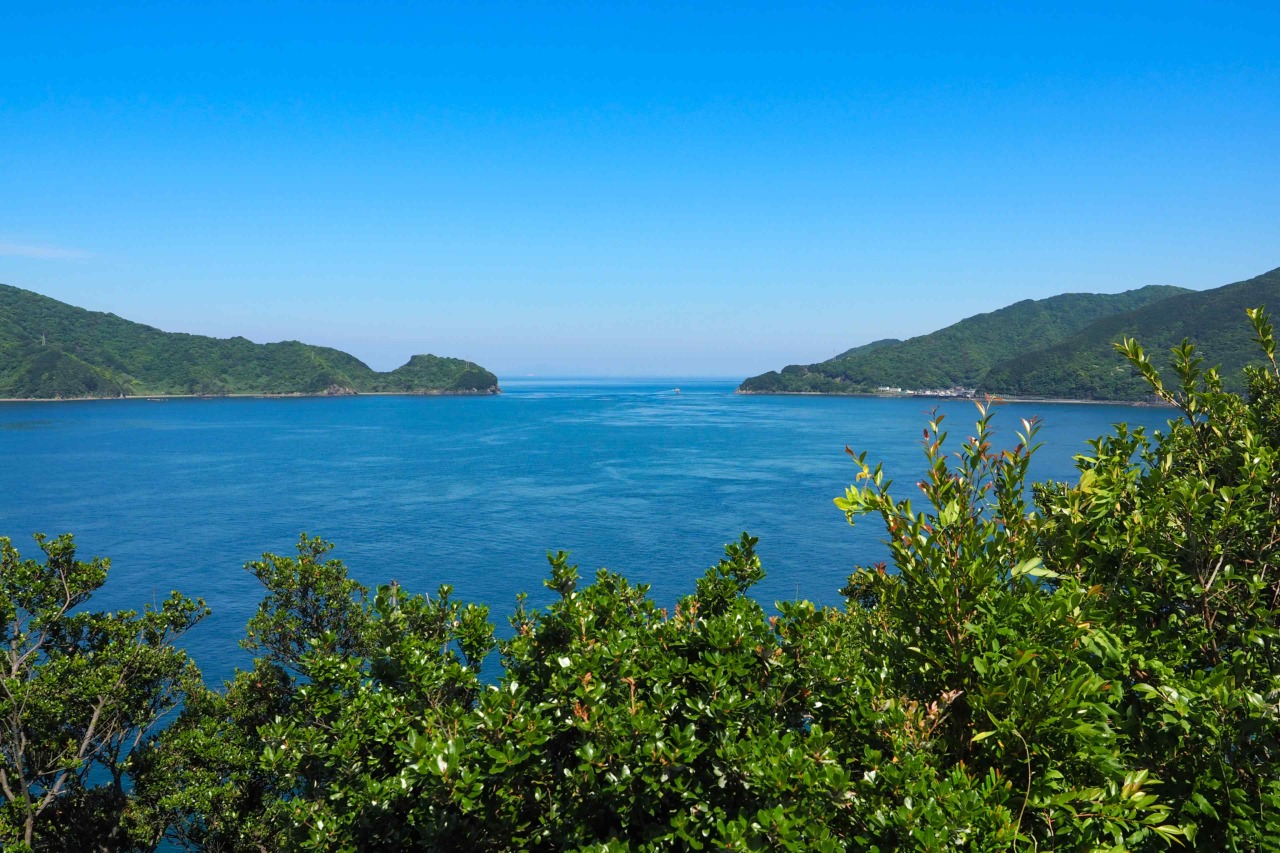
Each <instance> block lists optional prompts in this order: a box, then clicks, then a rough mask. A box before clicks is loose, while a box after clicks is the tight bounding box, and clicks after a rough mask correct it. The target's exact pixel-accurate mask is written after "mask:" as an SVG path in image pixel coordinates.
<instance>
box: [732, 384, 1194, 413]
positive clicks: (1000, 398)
mask: <svg viewBox="0 0 1280 853" xmlns="http://www.w3.org/2000/svg"><path fill="white" fill-rule="evenodd" d="M733 393H735V394H741V395H743V396H744V397H867V398H872V399H876V400H969V401H971V402H975V403H980V402H982V401H983V400H986V399H990V400H993V401H995V402H998V403H1049V404H1051V405H1060V404H1073V405H1084V406H1133V407H1134V408H1139V409H1170V408H1173V407H1172V406H1170V405H1169V404H1168V403H1164V402H1160V401H1156V402H1151V401H1145V400H1097V399H1084V398H1079V399H1077V398H1072V397H1006V396H1004V395H1003V394H992V395H990V397H976V396H975V397H961V396H956V395H950V394H875V393H871V392H866V391H842V392H831V391H743V390H742V389H741V388H739V389H737V390H735V391H734V392H733Z"/></svg>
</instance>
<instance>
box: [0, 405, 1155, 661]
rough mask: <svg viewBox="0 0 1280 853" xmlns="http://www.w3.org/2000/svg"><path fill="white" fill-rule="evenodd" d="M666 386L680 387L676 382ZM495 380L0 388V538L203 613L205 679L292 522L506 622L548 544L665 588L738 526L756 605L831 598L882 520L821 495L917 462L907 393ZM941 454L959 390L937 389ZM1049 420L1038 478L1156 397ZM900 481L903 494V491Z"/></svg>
mask: <svg viewBox="0 0 1280 853" xmlns="http://www.w3.org/2000/svg"><path fill="white" fill-rule="evenodd" d="M676 385H679V387H680V388H681V391H682V393H680V394H679V395H677V394H675V393H674V392H673V390H672V389H673V387H674V386H676ZM503 387H504V388H505V389H506V393H505V394H503V395H501V396H497V397H342V398H331V399H314V398H293V399H271V400H260V399H217V400H169V401H164V402H148V401H145V400H124V401H95V402H84V403H9V404H3V405H0V447H3V448H4V460H5V462H4V464H5V474H4V483H5V488H4V489H3V490H2V491H0V535H8V536H10V537H11V538H12V539H13V540H14V543H15V545H17V546H18V548H19V549H20V550H21V551H22V552H23V553H24V554H25V555H28V556H32V555H34V553H35V550H36V549H35V544H34V543H33V542H32V541H31V540H30V534H31V533H32V532H33V531H42V532H45V533H48V534H50V535H55V534H58V533H62V532H72V533H75V535H76V538H77V541H78V543H79V546H80V551H81V554H82V555H83V556H84V557H86V558H87V557H88V556H90V555H103V556H108V557H110V558H111V560H112V571H111V575H110V578H109V580H108V583H107V586H106V587H105V589H104V590H103V591H102V592H101V593H100V594H99V595H98V596H96V597H95V600H94V601H95V605H96V606H98V607H103V608H112V609H115V608H122V607H137V606H140V605H141V604H142V603H144V602H146V601H151V600H154V599H159V598H161V597H163V596H164V595H166V594H167V593H168V592H169V590H171V589H180V590H181V591H183V592H184V593H186V594H188V595H191V596H201V597H203V598H204V599H205V600H206V601H207V602H208V603H209V605H210V606H211V607H212V608H213V611H214V614H213V616H212V617H211V618H210V619H208V620H207V621H206V622H205V623H203V624H202V625H201V626H200V627H199V628H198V629H197V630H196V632H194V633H193V635H192V636H191V637H190V638H189V642H188V647H189V648H190V649H191V650H192V651H193V653H194V654H195V656H196V659H197V661H198V662H199V664H200V665H201V667H202V668H203V669H204V671H205V673H206V674H207V675H208V676H209V677H210V678H211V679H214V680H216V679H219V678H222V677H225V676H226V675H228V674H229V673H230V671H231V669H232V667H234V666H236V665H242V664H244V663H245V662H246V661H247V655H245V653H243V652H240V651H239V650H238V648H237V647H236V646H235V642H236V640H238V639H239V637H240V636H241V635H242V634H243V629H244V623H245V621H246V620H247V619H248V617H249V616H250V615H251V614H252V612H253V610H254V609H255V608H256V606H257V603H258V599H259V597H260V589H259V587H258V586H257V582H256V581H255V580H254V579H253V577H252V576H251V575H249V573H248V572H246V571H244V570H243V568H242V566H243V564H244V563H245V561H247V560H250V559H253V558H256V557H257V556H258V555H260V554H261V553H262V552H264V551H274V552H277V553H292V549H293V545H294V543H295V542H296V541H297V537H298V533H299V532H300V531H306V532H308V533H311V534H319V535H323V536H324V537H325V538H327V539H330V540H332V541H334V542H336V543H337V548H336V549H335V551H334V555H335V556H337V557H339V558H341V559H343V560H344V561H345V562H346V563H347V565H348V567H349V568H350V569H351V572H352V574H353V575H354V576H355V577H357V578H359V579H360V580H361V581H363V582H365V583H368V584H370V585H373V584H377V583H379V582H384V581H387V580H390V579H392V578H394V579H396V580H399V581H400V582H401V583H402V584H403V585H405V586H406V587H407V588H409V589H411V590H413V591H420V592H434V591H435V589H436V587H437V586H439V585H440V584H441V583H450V584H452V585H453V586H454V589H455V590H456V593H455V594H456V595H457V596H458V597H459V598H460V599H462V600H471V601H482V602H486V603H488V604H490V605H492V607H493V612H494V617H495V621H497V622H498V623H499V625H500V626H505V616H506V614H507V613H509V612H510V610H511V608H512V605H513V604H514V601H515V594H516V593H517V592H519V591H527V592H529V593H530V598H531V600H532V601H533V602H535V603H544V602H546V601H547V600H548V597H549V595H550V594H549V593H547V592H546V590H545V589H544V588H543V587H542V580H543V578H544V577H545V576H546V571H545V570H546V559H545V554H546V551H547V550H548V549H558V548H563V549H565V550H568V551H572V552H573V561H574V562H577V563H579V564H580V565H581V569H582V571H583V573H584V575H587V576H589V575H590V574H591V573H592V572H593V571H594V570H595V569H596V568H598V567H600V566H607V567H608V568H610V569H614V570H617V571H620V572H622V573H623V574H625V575H626V576H627V577H628V578H629V579H631V580H632V581H635V582H645V583H649V584H651V585H652V594H653V595H654V596H655V597H656V598H657V599H658V600H659V601H660V602H662V603H663V604H670V603H671V602H673V601H674V599H675V598H676V597H677V596H678V595H681V594H684V593H686V592H688V591H690V590H692V587H693V582H694V579H695V578H696V577H698V576H699V575H700V574H701V573H702V572H703V571H704V570H705V568H706V567H707V566H709V565H711V564H713V563H714V562H715V561H716V560H717V559H718V557H719V556H720V554H721V553H722V548H723V546H724V544H725V543H726V542H728V541H730V540H732V539H735V538H736V537H737V535H738V533H739V532H741V531H743V530H747V531H750V532H751V533H752V535H755V536H758V537H760V546H759V551H760V554H761V556H762V558H763V560H764V563H765V568H766V570H767V572H768V577H767V578H766V579H765V581H764V582H763V583H762V584H761V585H760V586H759V587H758V589H757V597H758V598H759V599H760V600H761V601H763V602H765V603H766V604H768V603H771V602H772V601H774V600H777V599H783V598H795V597H803V598H808V599H812V600H815V601H818V602H820V603H824V604H836V603H839V601H840V597H839V595H838V592H837V591H838V589H839V588H840V586H841V585H842V584H843V582H844V579H845V577H846V576H847V575H848V573H849V571H850V570H851V568H852V567H853V566H854V565H855V564H857V563H865V562H873V561H876V560H880V559H882V558H883V554H884V549H883V546H882V545H881V544H880V538H881V530H880V527H879V526H878V524H877V520H876V519H874V518H867V519H865V520H864V521H863V523H861V524H859V526H858V527H857V528H850V527H849V526H848V525H847V524H846V523H845V521H844V518H843V516H842V515H841V514H840V512H839V511H838V510H836V509H835V507H834V506H833V505H832V503H831V499H832V498H833V497H835V496H836V495H839V494H843V491H844V488H845V486H847V485H848V484H849V482H850V479H851V477H852V475H853V466H852V464H851V461H850V460H849V459H848V457H847V456H845V454H844V452H843V448H844V447H845V445H846V444H847V445H850V446H851V447H852V448H853V449H854V450H855V451H857V450H867V451H868V458H869V459H872V460H880V461H883V462H884V464H885V470H886V472H887V473H888V474H889V476H891V477H893V479H894V480H895V481H896V482H897V483H898V486H897V488H896V490H895V491H896V492H897V493H898V494H899V495H900V496H908V495H909V494H910V493H912V492H915V488H914V486H913V485H911V484H913V483H914V482H915V481H916V480H917V479H918V477H919V475H920V473H921V471H922V469H923V464H922V461H921V460H922V456H921V451H920V446H919V438H920V435H921V429H922V427H923V426H924V422H925V417H924V415H923V411H924V409H925V408H927V406H928V403H927V402H926V401H921V400H906V399H873V398H829V397H766V396H737V395H735V394H734V393H733V388H734V384H733V383H730V382H713V381H705V380H660V381H653V382H642V381H634V380H633V381H626V382H622V381H613V382H611V381H573V382H569V381H554V382H553V381H534V380H521V381H511V380H506V381H504V382H503ZM940 408H941V409H942V410H943V411H944V412H946V413H947V414H948V416H949V419H948V422H947V424H948V426H949V427H950V430H951V434H952V441H951V445H952V448H953V449H955V448H957V447H958V446H959V442H960V441H961V440H962V439H963V438H964V437H965V436H967V435H969V433H970V432H971V429H972V422H973V420H974V408H973V405H972V404H970V403H964V402H945V403H942V404H941V406H940ZM1035 414H1039V415H1041V416H1043V417H1044V419H1045V422H1046V427H1045V429H1044V431H1043V432H1042V433H1041V438H1042V439H1043V441H1044V448H1043V450H1042V451H1041V453H1040V455H1039V457H1038V458H1037V463H1036V466H1035V469H1034V474H1035V476H1036V478H1038V479H1045V478H1055V479H1066V478H1069V477H1071V476H1072V472H1073V467H1072V461H1071V459H1072V456H1073V455H1074V454H1075V453H1078V452H1081V451H1082V450H1083V449H1084V444H1083V442H1084V441H1085V440H1086V439H1087V438H1090V437H1093V436H1096V435H1098V434H1100V433H1102V432H1105V431H1106V430H1107V429H1108V428H1109V425H1110V424H1111V423H1113V422H1115V421H1119V420H1125V421H1128V422H1130V423H1132V424H1145V425H1147V426H1151V427H1163V425H1164V423H1165V422H1166V421H1167V419H1168V417H1169V412H1168V411H1167V410H1162V409H1148V408H1132V407H1120V406H1091V405H1067V404H1010V405H1007V406H1004V407H1002V408H1001V410H1000V412H999V414H998V415H997V421H996V423H997V427H998V428H999V430H1000V435H1001V437H1003V438H1007V439H1012V436H1013V432H1014V430H1015V429H1016V428H1017V427H1018V423H1019V419H1020V418H1023V417H1030V416H1032V415H1035ZM911 496H914V495H911Z"/></svg>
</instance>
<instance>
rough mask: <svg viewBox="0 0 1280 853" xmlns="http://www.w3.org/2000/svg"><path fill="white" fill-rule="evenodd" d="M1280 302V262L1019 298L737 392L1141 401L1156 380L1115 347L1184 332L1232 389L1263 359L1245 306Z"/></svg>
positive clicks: (1154, 344)
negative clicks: (1180, 283) (1204, 278)
mask: <svg viewBox="0 0 1280 853" xmlns="http://www.w3.org/2000/svg"><path fill="white" fill-rule="evenodd" d="M1262 305H1266V306H1271V307H1274V306H1277V305H1280V269H1275V270H1272V271H1271V272H1268V273H1264V274H1263V275H1260V276H1258V277H1256V278H1252V279H1249V280H1248V281H1241V282H1236V283H1235V284H1228V285H1225V286H1223V287H1219V288H1215V289H1213V290H1203V291H1191V290H1187V289H1185V288H1181V287H1171V286H1156V285H1153V286H1149V287H1143V288H1140V289H1137V290H1130V291H1127V292H1125V293H1118V294H1093V293H1066V294H1062V295H1060V296H1054V297H1050V298H1048V299H1039V300H1030V299H1028V300H1023V301H1022V302H1017V303H1015V304H1013V305H1010V306H1008V307H1005V308H1001V309H999V310H998V311H992V312H990V313H987V314H977V315H975V316H973V317H968V318H966V319H964V320H961V321H960V322H958V323H955V324H953V325H951V326H947V327H946V328H944V329H940V330H938V331H936V332H932V333H930V334H927V335H921V336H919V337H915V338H911V339H909V340H905V341H900V340H894V339H885V340H879V341H875V342H873V343H870V344H866V345H864V346H860V347H854V348H853V349H850V350H847V351H845V352H843V353H841V354H840V355H838V356H835V357H834V358H831V359H828V360H827V361H823V362H819V363H817V364H809V365H797V364H793V365H790V366H788V367H785V368H783V369H782V370H781V371H770V372H768V373H765V374H762V375H760V376H753V377H751V378H750V379H747V380H746V381H744V382H743V383H742V384H741V385H740V386H739V387H738V392H739V393H742V394H876V393H880V394H935V395H949V396H967V395H985V394H992V395H1000V396H1009V397H1034V398H1047V399H1078V400H1108V401H1119V402H1136V401H1142V400H1145V399H1147V398H1148V395H1149V394H1150V389H1149V388H1148V387H1147V386H1146V384H1145V383H1144V382H1143V381H1142V380H1141V379H1140V378H1139V377H1137V376H1135V375H1134V373H1133V371H1132V370H1131V369H1130V367H1129V365H1128V363H1127V362H1126V361H1125V359H1124V358H1123V357H1122V356H1121V355H1119V354H1118V353H1117V352H1115V350H1114V348H1113V347H1112V344H1113V343H1114V342H1116V341H1119V340H1120V339H1122V338H1124V337H1133V338H1137V339H1139V340H1141V341H1142V343H1143V345H1144V346H1145V347H1146V350H1147V352H1148V353H1150V354H1151V355H1152V357H1153V358H1154V359H1155V360H1156V362H1157V363H1158V364H1161V365H1162V366H1163V364H1164V363H1165V362H1166V361H1167V359H1166V356H1167V355H1168V352H1169V349H1170V347H1172V346H1174V345H1176V344H1178V343H1180V342H1181V341H1182V340H1183V339H1184V338H1186V339H1189V340H1191V341H1192V342H1193V343H1195V344H1196V345H1197V347H1198V348H1199V351H1200V352H1201V353H1202V354H1203V355H1204V356H1205V359H1206V366H1212V365H1219V366H1221V368H1222V371H1223V378H1224V384H1225V385H1226V386H1227V387H1228V389H1229V390H1233V391H1239V390H1242V389H1241V388H1240V387H1238V386H1239V383H1240V375H1241V374H1240V369H1241V368H1242V367H1243V366H1244V365H1245V364H1250V363H1254V362H1256V361H1257V347H1256V346H1255V345H1254V343H1253V341H1252V340H1251V339H1250V337H1249V334H1248V332H1247V331H1245V329H1246V325H1245V324H1243V323H1242V322H1241V318H1242V317H1244V310H1245V309H1246V308H1254V307H1258V306H1262Z"/></svg>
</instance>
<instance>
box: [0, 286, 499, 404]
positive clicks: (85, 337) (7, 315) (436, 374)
mask: <svg viewBox="0 0 1280 853" xmlns="http://www.w3.org/2000/svg"><path fill="white" fill-rule="evenodd" d="M497 390H498V379H497V377H496V376H494V375H493V374H492V373H490V372H489V371H487V370H485V369H484V368H483V367H480V366H479V365H478V364H474V363H472V362H470V361H463V360H462V359H457V358H442V357H439V356H434V355H415V356H413V358H412V359H410V360H409V362H408V363H407V364H405V365H403V366H401V367H399V368H397V369H395V370H393V371H391V372H389V373H380V372H378V371H375V370H373V369H371V368H370V367H369V366H368V365H366V364H365V363H364V362H362V361H360V360H359V359H358V358H356V357H355V356H352V355H349V354H348V353H345V352H342V351H341V350H336V349H332V348H330V347H319V346H312V345H310V344H304V343H300V342H298V341H284V342H281V343H273V344H255V343H253V342H252V341H250V340H248V339H246V338H241V337H236V338H227V339H223V338H211V337H205V336H203V335H188V334H181V333H175V332H163V331H161V330H159V329H156V328H152V327H151V326H145V325H143V324H141V323H134V322H130V321H129V320H125V319H122V318H120V317H117V316H116V315H114V314H105V313H101V312H97V311H86V310H85V309H83V308H77V307H75V306H73V305H67V304H66V303H63V302H59V301H57V300H56V299H50V298H49V297H47V296H41V295H40V294H38V293H32V292H31V291H28V290H21V289H19V288H16V287H10V286H8V285H0V397H22V398H72V397H120V396H130V395H139V394H141V395H147V394H345V393H355V392H375V391H383V392H402V393H487V392H495V391H497Z"/></svg>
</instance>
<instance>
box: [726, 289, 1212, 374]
mask: <svg viewBox="0 0 1280 853" xmlns="http://www.w3.org/2000/svg"><path fill="white" fill-rule="evenodd" d="M1188 293H1189V291H1187V290H1186V289H1185V288H1181V287H1172V286H1168V285H1149V286H1147V287H1142V288H1138V289H1136V290H1130V291H1126V292H1124V293H1116V294H1095V293H1064V294H1061V295H1059V296H1052V297H1049V298H1047V299H1037V300H1032V299H1024V300H1022V301H1020V302H1016V303H1014V304H1013V305H1009V306H1007V307H1005V308H1000V309H998V310H996V311H991V312H987V313H984V314H976V315H974V316H972V317H967V318H965V319H963V320H960V321H959V322H957V323H954V324H952V325H950V326H947V327H946V328H943V329H940V330H938V331H936V332H932V333H930V334H927V335H920V336H918V337H914V338H910V339H908V340H905V341H896V342H895V341H892V340H888V341H877V342H874V343H871V344H867V345H864V346H861V347H855V348H854V349H851V350H848V351H846V352H844V353H842V354H841V355H839V356H836V357H835V358H833V359H829V360H827V361H824V362H820V363H818V364H810V365H794V364H793V365H789V366H788V367H785V368H783V369H782V371H780V372H774V371H771V372H769V373H765V374H762V375H760V376H754V377H751V378H750V379H747V380H746V381H744V382H743V383H742V385H741V386H740V387H739V389H738V390H739V391H741V392H743V393H826V394H841V393H845V394H848V393H868V392H874V391H876V390H877V389H879V388H882V387H892V388H901V389H904V390H912V391H920V390H931V389H948V388H953V387H962V388H975V387H977V386H978V385H979V384H980V383H982V382H983V381H984V379H985V378H986V376H987V374H988V372H989V371H990V370H991V369H992V368H993V367H995V366H996V365H998V364H1006V363H1009V362H1010V361H1011V360H1016V359H1019V358H1022V357H1023V356H1024V355H1025V354H1026V353H1028V352H1033V351H1036V350H1040V349H1043V348H1044V347H1046V346H1051V345H1054V344H1057V343H1059V342H1062V341H1065V340H1067V339H1069V338H1072V337H1073V336H1075V335H1077V334H1079V333H1081V332H1083V331H1084V330H1085V329H1086V328H1088V327H1089V326H1091V325H1092V324H1093V323H1095V322H1097V321H1099V320H1102V319H1104V318H1107V317H1111V316H1114V315H1118V314H1123V313H1126V312H1130V311H1133V310H1137V309H1141V308H1144V307H1147V306H1149V305H1153V304H1159V303H1161V302H1163V301H1164V300H1167V299H1169V298H1172V297H1176V296H1178V295H1182V294H1188Z"/></svg>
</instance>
